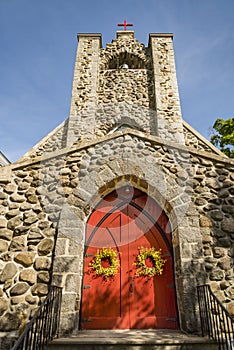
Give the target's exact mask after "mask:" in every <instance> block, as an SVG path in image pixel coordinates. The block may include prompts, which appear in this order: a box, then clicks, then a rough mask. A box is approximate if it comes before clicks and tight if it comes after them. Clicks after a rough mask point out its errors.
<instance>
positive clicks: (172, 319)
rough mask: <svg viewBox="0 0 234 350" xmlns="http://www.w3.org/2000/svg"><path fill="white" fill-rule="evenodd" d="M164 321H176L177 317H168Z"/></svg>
mask: <svg viewBox="0 0 234 350" xmlns="http://www.w3.org/2000/svg"><path fill="white" fill-rule="evenodd" d="M166 321H172V322H177V318H176V317H171V318H170V317H169V318H167V319H166Z"/></svg>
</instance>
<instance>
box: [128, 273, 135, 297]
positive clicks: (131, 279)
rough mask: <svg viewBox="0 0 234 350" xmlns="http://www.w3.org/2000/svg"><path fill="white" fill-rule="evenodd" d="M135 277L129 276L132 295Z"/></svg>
mask: <svg viewBox="0 0 234 350" xmlns="http://www.w3.org/2000/svg"><path fill="white" fill-rule="evenodd" d="M133 278H134V277H133V276H129V282H130V283H129V292H130V293H131V294H133V293H134V280H133Z"/></svg>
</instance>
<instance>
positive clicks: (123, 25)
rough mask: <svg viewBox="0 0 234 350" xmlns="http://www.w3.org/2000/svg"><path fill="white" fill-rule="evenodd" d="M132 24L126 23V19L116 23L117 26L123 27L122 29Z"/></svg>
mask: <svg viewBox="0 0 234 350" xmlns="http://www.w3.org/2000/svg"><path fill="white" fill-rule="evenodd" d="M132 26H133V24H131V23H127V21H126V19H125V20H124V22H123V23H118V27H124V30H127V27H132Z"/></svg>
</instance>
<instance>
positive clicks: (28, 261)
mask: <svg viewBox="0 0 234 350" xmlns="http://www.w3.org/2000/svg"><path fill="white" fill-rule="evenodd" d="M34 258H35V253H33V252H22V253H19V254H17V255H16V256H15V261H16V262H17V263H19V264H21V265H23V266H24V267H29V266H31V265H32V264H33V261H34Z"/></svg>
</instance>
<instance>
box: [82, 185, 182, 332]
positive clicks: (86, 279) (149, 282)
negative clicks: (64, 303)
mask: <svg viewBox="0 0 234 350" xmlns="http://www.w3.org/2000/svg"><path fill="white" fill-rule="evenodd" d="M106 247H109V248H111V249H113V250H114V251H116V252H118V256H119V257H118V259H119V262H120V269H119V271H118V273H116V275H114V276H112V277H109V278H103V276H98V275H96V274H95V271H94V270H93V269H91V268H90V263H91V262H92V261H93V259H94V257H95V254H97V253H98V252H100V249H102V248H106ZM140 247H144V248H147V249H150V248H154V249H157V250H160V251H161V253H162V257H163V259H164V260H165V265H164V267H163V271H162V274H161V275H157V276H154V277H151V278H149V277H148V276H138V275H137V267H136V257H137V256H138V254H139V251H140ZM147 261H148V260H147ZM107 263H108V262H107ZM147 263H149V264H151V265H152V264H153V261H152V260H150V261H148V262H147ZM151 265H150V266H151ZM152 266H153V265H152ZM103 301H105V302H103ZM81 305H82V308H81V328H82V329H129V328H139V329H142V328H149V329H150V328H159V329H160V328H161V329H162V328H171V329H176V328H178V317H177V307H176V291H175V281H174V267H173V247H172V237H171V225H170V222H169V220H168V218H167V216H166V214H165V212H164V211H163V210H162V208H161V207H160V206H159V205H158V204H157V203H156V202H155V201H154V200H153V199H152V198H151V197H149V196H148V195H147V194H146V193H144V192H142V191H140V190H138V189H136V188H134V187H132V186H130V185H129V184H128V185H126V186H123V187H119V188H117V189H116V190H114V191H112V192H111V193H109V194H108V195H107V196H105V197H104V198H103V199H102V200H101V201H100V202H99V204H98V205H97V206H96V207H95V209H94V210H93V212H92V213H91V215H90V217H89V219H88V222H87V227H86V239H85V250H84V274H83V288H82V303H81Z"/></svg>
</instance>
